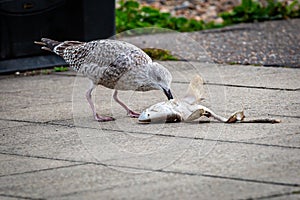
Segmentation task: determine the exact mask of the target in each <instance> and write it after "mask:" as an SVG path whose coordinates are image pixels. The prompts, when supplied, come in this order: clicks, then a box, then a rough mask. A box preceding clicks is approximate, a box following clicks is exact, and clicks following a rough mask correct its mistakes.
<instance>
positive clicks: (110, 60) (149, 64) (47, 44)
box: [35, 38, 173, 122]
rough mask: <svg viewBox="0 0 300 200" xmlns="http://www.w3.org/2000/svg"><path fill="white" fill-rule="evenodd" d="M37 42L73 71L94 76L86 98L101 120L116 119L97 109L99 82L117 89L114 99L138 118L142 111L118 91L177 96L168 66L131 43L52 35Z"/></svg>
mask: <svg viewBox="0 0 300 200" xmlns="http://www.w3.org/2000/svg"><path fill="white" fill-rule="evenodd" d="M35 43H36V44H39V45H42V47H41V49H43V50H47V51H51V52H54V53H55V54H57V55H59V56H61V57H62V58H63V59H64V60H65V61H66V62H67V63H68V64H69V65H70V67H71V68H72V69H73V70H75V71H76V72H79V73H82V74H83V75H84V76H86V77H87V78H89V79H90V81H91V86H90V87H89V88H88V90H87V92H86V98H87V101H88V103H89V105H90V107H91V109H92V112H93V116H94V118H95V120H97V121H99V122H105V121H112V120H115V119H114V118H112V117H108V116H101V115H99V114H98V113H97V112H96V109H95V106H94V103H93V101H92V91H93V90H94V89H95V88H96V87H97V86H98V85H102V86H104V87H106V88H110V89H114V94H113V99H114V100H115V101H116V102H117V103H119V104H120V105H121V106H122V107H123V108H124V109H125V110H126V112H127V115H128V116H130V117H134V118H137V117H139V113H137V112H134V111H132V110H131V109H130V108H129V107H128V106H127V105H125V103H123V102H122V101H121V100H120V99H119V98H118V96H117V95H118V90H135V91H150V90H161V91H163V92H164V94H165V95H166V96H167V98H168V100H170V99H173V96H172V93H171V90H170V85H171V81H172V75H171V73H170V72H169V71H168V69H166V68H165V67H164V66H162V65H161V64H159V63H157V62H153V61H152V59H151V58H150V57H149V56H148V55H147V54H146V53H145V52H144V51H143V50H141V49H140V48H138V47H136V46H134V45H132V44H130V43H127V42H124V41H119V40H111V39H103V40H94V41H90V42H80V41H64V42H59V41H55V40H52V39H48V38H42V39H41V41H38V42H35Z"/></svg>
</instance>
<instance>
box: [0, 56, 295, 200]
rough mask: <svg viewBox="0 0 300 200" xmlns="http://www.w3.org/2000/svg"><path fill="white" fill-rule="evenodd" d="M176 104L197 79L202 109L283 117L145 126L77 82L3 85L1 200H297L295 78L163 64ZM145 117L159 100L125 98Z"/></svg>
mask: <svg viewBox="0 0 300 200" xmlns="http://www.w3.org/2000/svg"><path fill="white" fill-rule="evenodd" d="M163 64H164V65H166V66H167V67H168V68H169V69H170V70H171V72H172V74H173V76H174V82H173V83H172V88H173V91H174V95H175V96H176V97H177V98H181V97H183V96H184V91H186V88H187V85H188V82H189V81H190V79H191V78H192V77H193V76H194V75H195V74H200V75H201V76H202V77H203V78H204V81H205V83H206V84H205V85H204V86H203V87H204V90H205V94H204V97H205V100H204V101H203V102H202V103H203V104H204V105H206V106H207V107H209V108H211V109H213V110H214V111H215V112H216V113H218V114H220V115H224V116H229V115H230V114H231V113H232V112H234V111H237V110H241V109H244V110H245V114H246V117H248V118H255V117H259V118H266V117H268V118H279V119H281V120H282V123H279V124H222V123H219V122H216V121H214V120H212V119H209V120H208V119H206V118H201V119H200V121H195V122H192V123H176V124H150V125H142V124H138V123H137V119H131V118H128V117H127V116H126V113H125V111H124V110H123V109H122V108H121V107H120V106H119V105H118V104H116V103H115V102H114V101H112V90H109V89H105V88H103V87H97V89H96V90H95V93H94V98H95V102H96V107H97V110H98V112H99V113H101V114H104V115H110V116H113V117H115V118H116V121H113V122H107V123H98V122H96V121H94V120H93V117H92V114H91V110H90V108H89V105H88V103H87V102H86V99H85V92H86V89H87V87H88V84H89V82H88V81H87V80H86V79H85V78H83V77H81V76H80V77H76V74H75V73H64V74H52V75H48V76H45V75H41V76H31V77H15V76H5V77H1V78H0V85H1V89H0V94H1V96H0V100H1V101H0V105H1V107H0V125H1V127H0V131H1V134H0V160H1V164H0V199H10V198H11V199H14V198H16V199H22V198H29V199H30V198H32V199H34V198H47V199H83V198H85V199H99V198H100V199H102V198H103V199H201V198H202V199H248V198H267V199H268V198H275V199H276V198H277V199H297V198H298V197H299V190H300V182H299V180H298V179H299V178H298V177H299V174H300V171H299V169H300V159H299V153H300V140H299V127H300V125H299V124H300V111H299V85H300V82H299V78H298V77H299V76H300V72H299V70H298V69H285V68H262V67H255V66H227V65H214V64H206V63H198V62H163ZM120 98H121V99H122V100H123V101H124V102H126V103H128V104H129V105H130V107H131V108H133V109H134V110H136V111H141V110H143V109H145V108H146V107H148V106H150V105H152V104H154V103H157V102H160V101H165V97H164V95H163V94H162V92H161V91H152V92H147V93H140V92H120Z"/></svg>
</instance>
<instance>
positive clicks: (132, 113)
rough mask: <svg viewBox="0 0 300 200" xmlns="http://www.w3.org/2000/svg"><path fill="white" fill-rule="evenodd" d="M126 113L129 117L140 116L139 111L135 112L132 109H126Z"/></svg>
mask: <svg viewBox="0 0 300 200" xmlns="http://www.w3.org/2000/svg"><path fill="white" fill-rule="evenodd" d="M127 115H128V116H129V117H131V118H138V117H139V116H140V113H136V112H134V111H132V110H128V111H127Z"/></svg>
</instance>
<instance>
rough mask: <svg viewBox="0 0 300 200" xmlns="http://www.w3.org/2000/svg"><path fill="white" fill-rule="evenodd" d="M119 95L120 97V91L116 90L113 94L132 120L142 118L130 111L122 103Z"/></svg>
mask: <svg viewBox="0 0 300 200" xmlns="http://www.w3.org/2000/svg"><path fill="white" fill-rule="evenodd" d="M117 95H118V91H117V90H115V92H114V94H113V98H114V100H115V101H116V102H117V103H118V104H120V105H121V106H122V107H123V108H124V109H125V110H126V112H127V115H128V116H130V117H132V118H138V117H139V116H140V114H139V113H136V112H134V111H132V110H130V109H129V108H128V107H127V106H126V105H125V104H124V103H123V102H122V101H120V99H118V96H117Z"/></svg>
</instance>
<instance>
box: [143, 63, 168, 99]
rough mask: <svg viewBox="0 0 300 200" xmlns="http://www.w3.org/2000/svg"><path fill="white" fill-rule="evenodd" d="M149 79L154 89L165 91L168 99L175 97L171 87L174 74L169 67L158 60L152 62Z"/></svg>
mask: <svg viewBox="0 0 300 200" xmlns="http://www.w3.org/2000/svg"><path fill="white" fill-rule="evenodd" d="M148 79H149V81H150V85H151V87H152V88H153V89H157V90H161V91H163V92H164V93H165V95H166V96H167V98H168V100H170V99H173V95H172V93H171V88H170V87H171V82H172V75H171V73H170V72H169V70H168V69H167V68H165V67H164V66H162V65H161V64H159V63H156V62H153V63H151V67H150V68H149V71H148Z"/></svg>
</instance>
